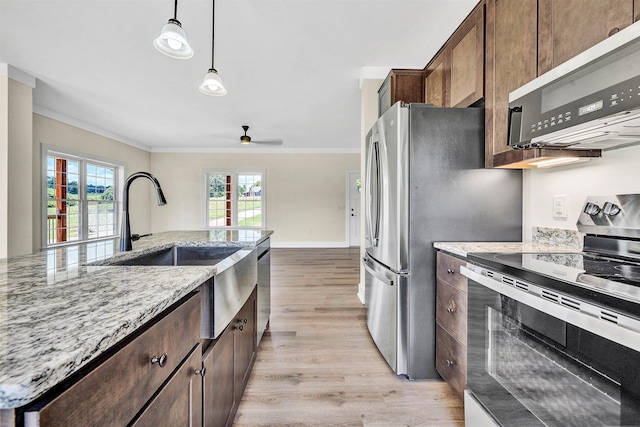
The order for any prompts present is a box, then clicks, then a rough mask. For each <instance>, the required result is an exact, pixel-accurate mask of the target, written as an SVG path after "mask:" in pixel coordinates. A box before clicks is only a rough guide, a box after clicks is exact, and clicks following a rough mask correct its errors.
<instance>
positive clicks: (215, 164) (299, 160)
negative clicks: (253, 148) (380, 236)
mask: <svg viewBox="0 0 640 427" xmlns="http://www.w3.org/2000/svg"><path fill="white" fill-rule="evenodd" d="M359 167H360V155H359V154H237V153H234V154H220V153H193V154H184V153H183V154H174V153H152V154H151V171H152V173H153V174H154V175H155V176H156V178H158V180H159V181H160V183H161V185H162V188H163V190H164V193H165V196H166V197H167V205H166V206H163V207H162V208H161V209H158V210H154V212H153V215H152V229H153V230H156V231H163V230H186V229H200V228H203V227H204V226H205V181H204V174H205V171H207V170H214V169H222V170H225V169H226V170H245V171H264V173H265V182H266V188H265V196H266V203H267V211H266V227H267V228H268V229H272V230H274V231H275V233H274V235H273V237H272V244H273V245H274V246H299V247H304V246H309V247H314V246H345V245H348V238H347V236H346V230H345V218H346V210H345V200H346V181H345V180H346V173H345V172H346V171H347V170H353V169H358V168H359Z"/></svg>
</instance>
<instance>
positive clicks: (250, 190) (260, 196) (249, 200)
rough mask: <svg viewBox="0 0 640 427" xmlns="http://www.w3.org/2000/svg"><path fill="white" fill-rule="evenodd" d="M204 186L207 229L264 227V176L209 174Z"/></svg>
mask: <svg viewBox="0 0 640 427" xmlns="http://www.w3.org/2000/svg"><path fill="white" fill-rule="evenodd" d="M206 183H207V185H206V188H207V191H206V192H207V195H206V200H207V208H206V210H207V216H206V218H207V226H208V227H212V228H226V227H243V228H244V227H255V228H263V227H264V224H265V215H264V212H265V210H264V209H263V208H264V201H265V197H264V187H265V186H264V173H262V172H218V171H212V172H208V173H207V175H206Z"/></svg>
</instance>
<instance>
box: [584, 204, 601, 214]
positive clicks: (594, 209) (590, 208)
mask: <svg viewBox="0 0 640 427" xmlns="http://www.w3.org/2000/svg"><path fill="white" fill-rule="evenodd" d="M584 213H586V214H587V215H598V214H599V213H600V206H598V205H596V204H595V203H591V202H589V203H587V204H586V205H585V206H584Z"/></svg>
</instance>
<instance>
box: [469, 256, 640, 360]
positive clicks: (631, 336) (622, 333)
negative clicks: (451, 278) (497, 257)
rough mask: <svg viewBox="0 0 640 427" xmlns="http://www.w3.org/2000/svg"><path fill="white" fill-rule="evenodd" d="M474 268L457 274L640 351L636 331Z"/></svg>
mask: <svg viewBox="0 0 640 427" xmlns="http://www.w3.org/2000/svg"><path fill="white" fill-rule="evenodd" d="M474 268H476V269H477V268H480V267H478V266H475V265H473V264H468V263H467V266H461V267H460V273H461V274H462V275H463V276H465V277H466V278H467V279H469V280H472V281H474V282H476V283H478V284H480V285H482V286H484V287H486V288H489V289H491V290H492V291H495V292H497V293H499V294H500V295H504V296H506V297H509V298H511V299H514V300H516V301H519V302H521V303H523V304H525V305H528V306H529V307H531V308H533V309H536V310H538V311H541V312H543V313H546V314H548V315H550V316H553V317H555V318H557V319H560V320H564V321H565V322H567V323H570V324H572V325H575V326H577V327H579V328H582V329H584V330H586V331H589V332H591V333H594V334H596V335H599V336H601V337H603V338H606V339H608V340H611V341H613V342H616V343H618V344H620V345H623V346H625V347H628V348H631V349H633V350H636V351H640V332H639V331H638V330H633V329H630V328H629V327H628V326H627V325H621V324H616V323H612V322H611V321H609V320H603V318H601V317H597V316H596V315H593V314H590V313H585V312H581V311H576V310H575V309H572V308H568V307H565V306H563V305H560V304H558V303H555V302H552V301H550V300H547V299H545V298H544V297H542V295H538V294H536V293H533V292H532V291H524V290H521V289H518V288H515V287H514V286H511V285H507V284H505V283H503V282H500V281H498V280H495V279H492V278H490V277H487V276H485V275H483V274H480V273H479V272H477V271H474V270H473V269H474ZM599 313H600V316H606V313H605V312H604V311H599Z"/></svg>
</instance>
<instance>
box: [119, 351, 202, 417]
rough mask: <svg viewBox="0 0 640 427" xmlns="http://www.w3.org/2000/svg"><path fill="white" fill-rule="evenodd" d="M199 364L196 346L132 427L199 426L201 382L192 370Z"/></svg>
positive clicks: (196, 369) (198, 353)
mask: <svg viewBox="0 0 640 427" xmlns="http://www.w3.org/2000/svg"><path fill="white" fill-rule="evenodd" d="M201 365H202V350H201V349H200V344H198V345H197V346H196V347H195V348H194V349H193V351H192V352H191V355H190V356H189V358H188V359H187V360H186V361H185V362H184V363H183V364H182V366H181V367H180V368H179V369H178V371H177V372H176V373H175V374H174V375H173V376H172V377H171V379H170V380H169V382H167V383H166V384H165V386H164V387H163V388H162V390H161V391H160V393H159V394H157V395H156V396H155V397H154V398H153V399H152V400H151V402H150V404H149V406H147V407H146V408H145V410H144V411H143V412H142V414H141V415H140V417H139V418H138V419H137V420H136V421H134V423H133V424H131V425H132V426H135V427H143V426H149V427H156V426H192V427H196V426H202V380H201V378H202V377H201V376H200V375H199V374H196V371H198V370H199V369H200V366H201Z"/></svg>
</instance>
